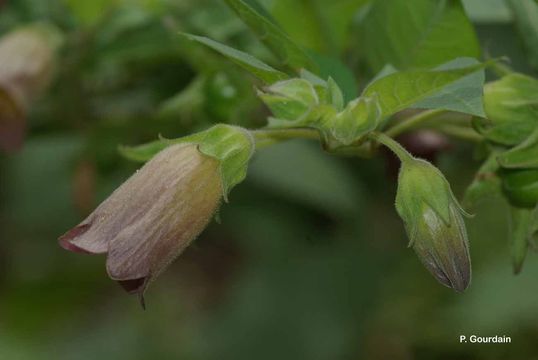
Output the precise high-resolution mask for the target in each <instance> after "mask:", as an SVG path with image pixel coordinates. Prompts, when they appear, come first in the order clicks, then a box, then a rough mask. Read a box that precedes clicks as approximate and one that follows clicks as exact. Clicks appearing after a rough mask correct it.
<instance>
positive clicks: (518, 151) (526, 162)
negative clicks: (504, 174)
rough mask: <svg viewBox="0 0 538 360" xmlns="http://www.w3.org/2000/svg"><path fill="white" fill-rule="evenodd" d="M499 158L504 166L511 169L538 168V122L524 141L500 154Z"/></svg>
mask: <svg viewBox="0 0 538 360" xmlns="http://www.w3.org/2000/svg"><path fill="white" fill-rule="evenodd" d="M497 160H498V161H499V164H501V166H502V167H505V168H509V169H536V168H538V124H537V127H536V129H534V132H533V133H532V134H531V135H530V136H529V137H528V138H527V139H526V140H525V141H524V142H522V143H521V144H519V145H518V146H516V147H514V148H512V149H510V150H508V151H506V152H504V153H502V154H500V155H499V157H498V158H497Z"/></svg>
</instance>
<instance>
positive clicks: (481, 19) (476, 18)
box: [462, 0, 512, 24]
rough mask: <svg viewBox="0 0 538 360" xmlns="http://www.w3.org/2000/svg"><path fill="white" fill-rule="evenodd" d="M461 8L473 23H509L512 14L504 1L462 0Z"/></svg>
mask: <svg viewBox="0 0 538 360" xmlns="http://www.w3.org/2000/svg"><path fill="white" fill-rule="evenodd" d="M462 2H463V6H464V7H465V10H466V12H467V15H468V16H469V18H470V19H471V21H472V22H473V23H480V24H492V23H496V24H498V23H510V22H512V14H511V12H510V9H509V8H508V6H507V5H506V2H505V0H488V1H484V0H463V1H462Z"/></svg>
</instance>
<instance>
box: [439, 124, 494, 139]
mask: <svg viewBox="0 0 538 360" xmlns="http://www.w3.org/2000/svg"><path fill="white" fill-rule="evenodd" d="M435 129H437V130H439V131H441V132H442V133H444V134H447V135H449V136H453V137H456V138H459V139H463V140H467V141H472V142H480V141H482V140H484V138H483V137H482V136H481V135H480V134H478V133H477V132H476V131H474V130H473V129H471V128H468V127H462V126H457V125H448V124H447V125H441V126H437V127H435Z"/></svg>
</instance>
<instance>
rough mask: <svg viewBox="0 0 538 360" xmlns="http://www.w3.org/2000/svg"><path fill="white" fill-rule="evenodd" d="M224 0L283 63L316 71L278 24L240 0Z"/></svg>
mask: <svg viewBox="0 0 538 360" xmlns="http://www.w3.org/2000/svg"><path fill="white" fill-rule="evenodd" d="M225 1H226V4H228V6H229V7H230V8H231V9H232V10H234V11H235V13H236V14H237V16H239V17H240V18H241V20H243V22H244V23H245V24H246V25H247V26H248V27H249V28H250V29H251V30H252V31H253V32H254V33H255V34H256V35H257V36H258V38H259V39H260V40H261V41H262V42H263V43H264V44H265V45H266V46H267V48H269V50H271V51H272V52H273V53H274V54H275V55H276V56H277V57H278V58H279V59H280V60H281V61H282V63H283V64H284V65H287V66H290V67H291V68H293V69H294V70H296V71H299V70H300V69H302V68H306V69H308V70H310V71H314V72H316V68H317V67H316V65H315V63H314V62H313V61H312V59H310V57H309V56H308V55H307V54H306V52H305V51H304V50H302V49H301V48H300V47H299V45H297V44H296V43H295V42H293V40H291V39H290V37H289V36H288V35H287V34H286V33H285V32H284V31H283V30H282V29H281V28H280V27H279V26H278V25H276V24H275V23H274V22H272V21H271V20H269V19H268V18H267V17H265V16H263V15H262V14H260V13H259V12H258V11H256V10H255V9H254V8H253V7H252V6H250V5H248V4H246V3H245V2H244V1H242V0H225Z"/></svg>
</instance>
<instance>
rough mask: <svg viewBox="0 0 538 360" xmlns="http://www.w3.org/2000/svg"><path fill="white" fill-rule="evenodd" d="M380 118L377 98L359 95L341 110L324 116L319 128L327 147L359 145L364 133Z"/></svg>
mask: <svg viewBox="0 0 538 360" xmlns="http://www.w3.org/2000/svg"><path fill="white" fill-rule="evenodd" d="M327 114H328V113H327ZM380 119H381V109H380V107H379V102H378V101H377V98H376V97H360V98H358V99H356V100H354V101H351V102H350V103H349V104H348V105H347V106H346V108H345V109H344V110H343V111H340V112H339V113H336V114H334V115H333V116H332V117H330V118H325V120H324V121H322V122H321V123H320V126H319V129H320V131H322V133H323V135H324V138H325V143H326V147H327V149H329V150H335V149H338V148H340V147H344V148H345V147H348V146H356V145H360V144H361V143H362V142H363V141H364V140H365V139H366V135H368V133H370V132H372V131H374V130H375V129H376V128H377V126H378V125H379V121H380Z"/></svg>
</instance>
